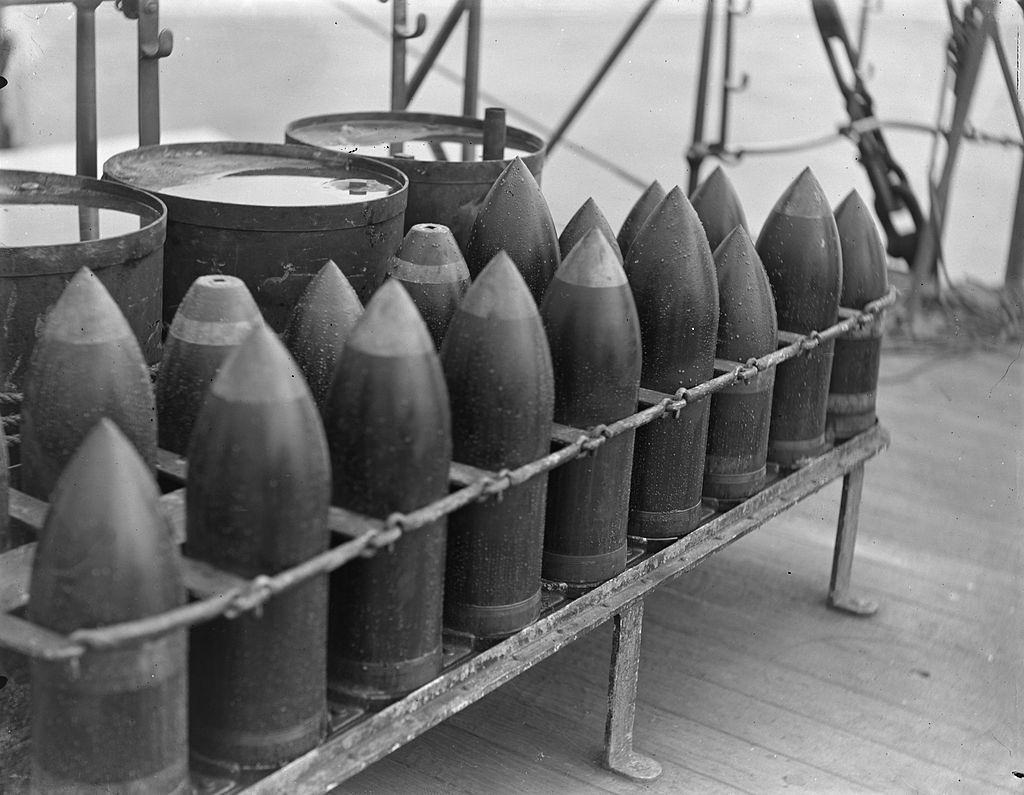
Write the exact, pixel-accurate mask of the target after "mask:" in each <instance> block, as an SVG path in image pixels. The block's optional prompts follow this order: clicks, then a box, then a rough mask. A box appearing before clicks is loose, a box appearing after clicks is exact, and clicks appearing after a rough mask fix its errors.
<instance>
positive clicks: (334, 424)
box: [324, 280, 452, 708]
mask: <svg viewBox="0 0 1024 795" xmlns="http://www.w3.org/2000/svg"><path fill="white" fill-rule="evenodd" d="M324 425H325V427H326V431H327V440H328V445H329V447H330V451H331V466H332V470H333V472H332V478H333V482H334V488H333V497H332V502H333V503H334V504H335V505H338V506H340V507H342V508H345V509H348V510H350V511H357V512H359V513H362V514H364V515H367V516H371V517H375V518H377V519H384V520H386V519H387V518H388V517H389V516H391V515H392V514H393V513H395V512H398V511H413V510H415V509H417V508H422V507H423V506H424V505H427V504H428V503H431V502H433V501H435V500H438V499H440V498H442V497H444V496H445V495H446V494H447V493H448V474H449V470H450V466H451V450H452V437H451V419H450V415H449V408H448V390H447V388H446V387H445V382H444V373H443V371H442V369H441V363H440V361H439V360H438V358H437V353H436V352H435V350H434V344H433V342H432V341H431V339H430V333H429V332H428V331H427V327H426V324H425V323H424V322H423V320H422V319H421V318H420V316H419V313H417V311H416V306H415V305H414V304H413V302H412V299H410V298H409V294H408V293H407V292H406V291H405V288H404V287H402V285H401V283H399V282H396V281H393V280H389V281H387V282H385V283H384V285H383V286H382V287H381V288H380V289H379V290H378V291H377V293H376V294H375V295H374V296H373V298H372V299H370V302H369V303H368V304H367V305H366V311H365V312H364V313H363V316H362V317H361V318H360V319H359V322H358V323H357V324H356V326H355V328H354V329H352V333H351V334H350V335H349V338H348V341H347V342H346V343H345V348H344V350H343V351H342V354H341V360H340V361H339V363H338V369H337V372H336V373H335V378H334V384H333V386H332V387H331V393H330V396H329V397H328V400H327V410H326V412H325V415H324ZM445 526H446V521H445V518H444V517H443V516H442V517H441V518H438V519H435V520H434V521H432V522H430V523H429V524H428V525H426V526H424V527H420V528H419V529H418V530H417V531H416V532H415V533H409V534H407V535H403V534H402V533H401V525H400V523H398V521H397V520H396V523H395V524H394V525H393V526H392V525H387V527H388V528H389V530H390V531H392V532H391V533H390V534H391V538H390V540H389V538H388V532H385V534H384V536H383V537H380V538H378V539H376V543H375V544H374V547H375V549H376V554H374V555H373V557H371V558H369V559H366V560H356V561H352V562H351V563H349V564H348V565H347V566H345V567H344V568H343V569H341V570H340V571H338V572H336V573H335V574H334V575H333V576H332V578H331V608H330V633H329V651H328V687H329V689H330V692H331V693H332V695H333V696H335V697H337V698H340V699H343V700H349V701H355V702H358V703H360V704H363V705H365V706H368V707H371V708H377V707H381V706H383V705H385V704H387V703H388V702H391V701H394V700H396V699H398V698H400V697H401V696H404V695H405V694H407V693H409V692H410V691H412V690H415V689H416V688H418V687H420V686H421V685H423V684H425V683H426V682H429V681H430V680H431V679H433V678H434V677H435V676H437V675H438V673H439V672H440V670H441V651H442V650H441V618H442V606H443V597H442V589H443V580H444V563H445ZM394 531H397V532H394Z"/></svg>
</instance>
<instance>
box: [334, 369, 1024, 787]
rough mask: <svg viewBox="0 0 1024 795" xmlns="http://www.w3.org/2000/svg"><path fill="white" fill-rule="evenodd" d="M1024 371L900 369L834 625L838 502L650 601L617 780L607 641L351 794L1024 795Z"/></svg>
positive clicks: (421, 745)
mask: <svg viewBox="0 0 1024 795" xmlns="http://www.w3.org/2000/svg"><path fill="white" fill-rule="evenodd" d="M1019 354H1020V351H1018V350H1016V349H1013V350H1010V349H1007V350H1005V351H1003V352H972V353H969V354H939V353H937V352H916V353H905V352H896V351H893V350H887V351H886V354H885V356H884V357H883V365H882V370H883V375H882V383H881V385H880V396H879V406H880V412H879V413H880V416H881V417H882V419H883V422H884V423H885V424H886V426H887V428H888V429H889V431H890V432H891V434H892V437H893V445H892V447H891V448H890V450H889V451H887V452H886V453H883V454H882V455H881V456H879V457H878V458H876V459H874V460H873V461H871V462H870V463H869V464H868V466H867V476H866V480H865V487H864V499H863V503H862V508H861V525H860V536H859V541H858V555H857V559H856V562H855V564H854V582H855V584H856V585H857V588H858V590H859V591H862V592H863V593H864V594H865V595H867V596H870V597H871V598H874V599H877V600H879V601H880V602H881V603H882V608H881V610H880V611H879V613H878V614H877V615H876V616H875V617H873V618H870V619H859V618H854V617H850V616H845V615H841V614H838V613H834V612H831V611H829V610H827V609H826V608H825V607H824V597H825V593H826V590H827V587H828V576H829V566H830V563H831V550H832V543H833V539H834V532H835V518H836V515H837V511H838V503H839V484H838V483H836V484H833V485H832V486H830V487H829V488H827V489H826V490H825V491H823V492H822V493H820V494H819V495H818V496H816V497H813V498H811V499H809V500H808V501H806V502H805V503H803V504H802V505H800V506H798V507H797V508H795V509H793V510H791V511H790V512H788V513H787V514H786V515H785V516H783V517H780V518H778V519H776V520H774V521H773V522H771V523H770V524H769V525H767V526H766V527H764V528H762V529H760V530H758V531H756V532H755V533H753V534H752V535H751V536H749V537H748V538H746V539H744V540H742V541H741V542H739V543H737V544H735V545H734V546H732V547H730V548H728V549H727V550H725V551H724V552H722V553H720V554H719V555H717V556H716V557H714V558H713V559H711V560H710V561H708V562H707V563H705V564H704V565H703V566H702V567H700V568H698V569H697V570H696V571H694V572H692V573H690V574H686V575H683V576H682V577H681V578H679V579H678V580H676V581H674V582H672V583H670V584H668V585H667V586H663V587H662V588H661V589H659V591H658V592H657V593H656V595H655V596H654V597H652V598H650V599H649V600H648V602H647V611H646V620H645V627H644V639H643V658H642V664H641V670H640V702H639V704H638V707H637V725H636V740H635V742H636V747H637V748H638V750H640V751H642V752H644V753H647V754H649V755H651V756H653V757H655V758H656V759H657V760H658V761H659V762H660V763H661V764H662V765H663V767H664V774H663V776H662V778H661V779H660V780H658V781H657V782H655V783H654V784H650V785H640V784H633V783H630V782H628V781H626V780H624V779H621V778H618V777H617V776H615V775H613V774H611V773H608V772H606V771H604V770H602V769H601V768H600V767H599V766H598V764H597V762H596V760H597V758H598V755H599V752H600V749H601V741H602V736H603V730H604V719H605V699H606V687H607V675H608V655H609V651H610V636H611V632H610V627H608V626H605V627H602V628H601V629H600V630H598V631H596V632H595V633H593V634H592V635H591V636H589V637H587V638H584V639H583V640H581V641H578V642H577V643H576V644H574V645H572V646H570V647H569V648H567V649H565V650H564V651H561V652H559V653H558V654H556V655H555V656H554V657H552V658H550V659H549V660H547V661H546V662H544V663H542V664H540V665H539V666H538V667H537V668H535V669H533V670H532V671H530V672H528V673H526V674H525V675H523V676H521V677H520V678H519V679H517V680H516V681H514V682H512V683H510V684H508V685H506V686H504V687H502V688H501V689H499V690H498V691H496V692H495V693H493V694H492V695H490V696H488V697H486V698H485V699H483V700H482V701H481V702H479V703H478V704H476V705H474V706H472V707H470V708H469V709H467V710H466V711H464V712H462V713H460V714H458V715H456V716H455V717H453V718H451V719H449V720H448V721H447V722H446V723H444V724H442V725H441V726H439V727H437V728H435V729H433V730H432V731H431V732H429V733H428V734H427V735H425V736H423V737H421V738H420V739H418V740H416V741H414V742H412V743H411V744H409V745H407V746H405V747H404V748H402V749H400V750H398V751H396V752H395V753H394V754H392V755H391V756H390V757H389V758H388V759H386V760H384V761H382V762H380V763H378V764H377V765H375V766H374V767H372V768H370V769H369V770H368V771H366V772H365V773H362V774H360V775H359V776H357V777H356V778H354V779H352V780H351V781H349V782H347V783H346V784H345V785H343V786H342V787H340V788H339V791H350V792H441V791H444V792H537V793H541V792H543V793H548V792H561V793H568V792H590V791H609V792H641V791H648V792H666V793H668V792H671V793H677V792H726V791H737V790H738V791H746V792H754V793H762V792H775V791H779V790H783V789H793V790H803V791H808V792H823V791H829V792H856V791H870V790H874V791H897V792H991V791H1002V790H1005V791H1010V792H1014V791H1015V792H1024V780H1022V779H1021V778H1019V777H1017V776H1015V775H1014V771H1021V772H1024V758H1022V756H1024V742H1022V740H1024V732H1022V731H1021V729H1022V725H1024V722H1022V718H1021V715H1020V710H1019V707H1018V702H1019V699H1020V695H1019V689H1020V683H1021V682H1022V681H1024V677H1022V676H1021V673H1022V672H1021V660H1022V659H1024V655H1022V651H1024V633H1022V629H1024V627H1022V622H1021V616H1022V614H1024V590H1022V584H1024V580H1022V574H1021V571H1022V565H1021V564H1022V559H1024V555H1022V544H1021V538H1020V531H1021V529H1022V524H1024V523H1022V517H1024V512H1022V510H1021V509H1022V498H1021V491H1020V489H1021V485H1022V477H1024V455H1022V450H1024V443H1022V442H1024V439H1022V431H1021V423H1022V419H1024V411H1022V406H1024V403H1022V400H1021V385H1022V378H1021V370H1022V368H1024V362H1022V361H1019V360H1017V358H1016V357H1017V356H1018V355H1019Z"/></svg>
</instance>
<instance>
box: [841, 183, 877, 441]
mask: <svg viewBox="0 0 1024 795" xmlns="http://www.w3.org/2000/svg"><path fill="white" fill-rule="evenodd" d="M835 218H836V226H837V228H838V229H839V242H840V245H841V246H842V250H843V289H842V294H841V297H840V302H839V303H840V305H841V306H844V307H846V308H848V309H863V308H864V307H865V305H866V304H868V303H870V302H871V301H874V300H876V299H878V298H881V297H882V296H884V295H885V294H886V293H888V292H889V279H888V274H887V272H886V259H885V248H884V246H883V245H882V240H881V238H880V237H879V235H878V227H876V226H875V222H874V219H873V218H872V217H871V211H870V210H868V208H867V205H865V204H864V201H863V199H861V197H860V194H858V193H857V191H851V192H850V194H849V195H848V196H847V197H846V198H845V199H843V202H842V204H840V205H839V207H838V208H837V209H836V212H835ZM882 330H883V321H882V316H881V315H878V316H877V317H876V318H875V319H874V320H873V321H872V322H871V323H869V324H868V325H867V326H865V327H864V328H862V329H855V330H853V331H850V332H847V333H846V334H844V335H843V336H842V337H839V338H838V339H837V340H836V343H835V345H836V351H835V356H834V357H833V359H832V379H831V381H830V382H829V388H828V391H829V394H828V425H829V427H830V428H831V429H832V431H833V432H834V434H835V439H836V440H837V441H842V440H844V439H849V438H850V437H851V436H856V435H857V434H858V433H861V432H862V431H866V430H867V429H868V428H870V427H871V426H872V425H874V424H875V396H876V393H877V390H878V368H879V364H880V360H881V353H882Z"/></svg>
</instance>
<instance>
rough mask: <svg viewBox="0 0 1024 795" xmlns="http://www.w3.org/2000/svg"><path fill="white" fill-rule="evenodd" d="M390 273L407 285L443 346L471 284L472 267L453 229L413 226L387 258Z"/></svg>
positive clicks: (407, 290) (414, 301) (438, 344)
mask: <svg viewBox="0 0 1024 795" xmlns="http://www.w3.org/2000/svg"><path fill="white" fill-rule="evenodd" d="M388 275H389V276H390V277H391V278H392V279H396V280H398V281H400V282H401V283H402V286H403V287H405V290H406V292H408V293H409V297H410V298H412V301H413V303H414V304H416V308H417V309H418V310H419V313H420V315H421V316H422V317H423V320H424V322H426V324H427V328H428V329H429V330H430V337H431V339H433V340H434V347H435V348H437V349H439V350H440V348H441V343H442V342H443V341H444V334H445V332H446V331H447V330H448V323H449V322H450V321H451V319H452V315H454V314H455V307H457V306H458V305H459V301H460V300H461V299H462V296H463V295H465V293H466V290H467V288H468V287H469V268H467V267H466V260H465V259H463V257H462V252H461V251H459V246H458V244H457V243H456V242H455V238H454V237H452V233H451V230H449V229H448V227H447V226H442V225H441V224H416V225H415V226H413V227H412V228H411V229H410V230H409V231H408V232H406V233H405V240H403V241H402V247H401V248H400V249H398V253H397V254H396V255H395V256H394V257H392V258H391V260H390V261H389V262H388Z"/></svg>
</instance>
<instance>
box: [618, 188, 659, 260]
mask: <svg viewBox="0 0 1024 795" xmlns="http://www.w3.org/2000/svg"><path fill="white" fill-rule="evenodd" d="M664 198H665V189H664V188H663V187H662V186H661V183H660V182H658V180H654V182H652V183H651V184H650V185H648V186H647V188H646V189H645V190H644V192H643V193H641V194H640V198H639V199H637V200H636V203H635V204H634V205H633V206H632V208H630V211H629V213H628V214H627V215H626V220H625V221H623V222H622V227H621V228H620V229H619V234H618V236H617V237H616V240H618V242H619V251H620V252H621V253H622V257H623V259H625V258H626V257H627V256H629V247H630V246H631V245H633V240H634V239H635V238H636V234H637V232H639V231H640V227H641V226H643V225H644V221H646V220H647V216H649V215H650V214H651V213H653V212H654V208H655V207H657V206H658V205H659V204H661V200H662V199H664Z"/></svg>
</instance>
